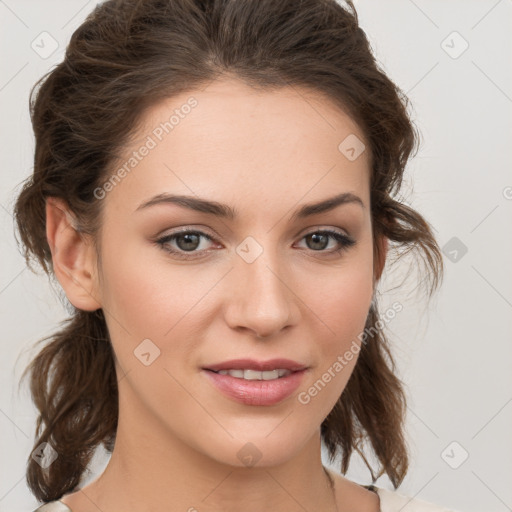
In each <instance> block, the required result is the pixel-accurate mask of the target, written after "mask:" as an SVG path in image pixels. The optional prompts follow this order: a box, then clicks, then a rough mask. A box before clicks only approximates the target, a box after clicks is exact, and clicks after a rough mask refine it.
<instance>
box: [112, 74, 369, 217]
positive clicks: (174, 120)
mask: <svg viewBox="0 0 512 512" xmlns="http://www.w3.org/2000/svg"><path fill="white" fill-rule="evenodd" d="M347 141H348V143H347ZM353 141H355V143H356V144H359V146H358V147H357V148H356V149H357V150H358V151H359V150H361V148H363V147H364V145H366V148H368V146H367V144H366V141H365V140H364V135H363V133H362V131H361V130H360V128H359V127H358V126H357V125H356V123H355V122H354V121H353V120H352V119H351V118H350V117H349V116H348V115H347V114H346V113H344V112H343V111H342V110H341V109H340V108H339V107H337V106H336V105H335V104H334V103H333V102H332V101H330V100H329V99H328V98H327V97H325V96H323V95H322V94H321V93H318V92H317V91H312V90H310V89H305V88H301V87H297V86H293V87H289V86H287V87H283V88H280V89H275V90H256V89H254V88H252V87H250V86H248V85H246V84H244V83H242V82H240V81H238V80H233V79H225V80H218V81H215V82H212V83H210V84H209V85H208V86H206V87H204V88H203V89H196V90H190V91H187V92H185V93H182V94H179V95H176V96H173V97H172V98H168V99H165V100H163V101H161V102H160V103H158V104H156V105H154V106H152V107H151V108H149V109H148V110H147V111H146V112H145V113H144V114H143V116H142V118H141V123H140V128H139V129H138V131H137V132H136V133H135V134H134V136H133V137H132V140H131V142H130V144H129V146H128V147H127V148H126V153H125V155H124V160H123V161H120V162H117V164H116V167H115V168H114V169H113V172H115V171H116V170H117V169H119V168H121V166H123V165H124V166H125V168H126V170H128V172H125V173H123V175H124V177H123V179H122V182H120V183H119V184H118V185H116V186H115V187H114V190H113V191H112V192H111V193H109V201H119V200H121V199H122V202H123V205H124V206H126V207H132V206H133V208H132V210H133V209H135V208H136V206H138V204H139V203H140V201H141V200H143V199H147V197H148V196H150V195H151V194H157V193H162V192H174V193H187V194H197V195H199V196H202V197H210V198H212V199H216V200H219V201H223V202H227V203H230V204H233V205H239V206H238V207H237V209H240V210H242V209H243V203H244V202H245V203H247V204H249V203H251V202H252V201H253V200H254V199H258V200H259V201H260V202H261V201H262V200H264V201H268V206H271V205H272V204H276V205H280V204H283V202H284V201H285V198H286V195H287V194H288V197H289V202H290V203H292V202H297V201H298V200H299V199H300V198H301V197H304V202H310V201H314V200H316V199H322V198H325V197H326V196H331V195H333V194H334V193H336V192H357V194H358V195H359V196H361V197H362V199H363V200H364V201H365V203H367V202H368V199H369V190H368V183H369V169H368V162H369V155H368V150H367V149H366V150H364V151H362V153H361V154H360V155H359V156H358V157H357V158H356V159H353V158H347V153H346V149H347V144H348V145H350V144H351V143H352V142H353ZM363 144H364V145H363ZM352 145H353V144H352ZM144 148H146V149H144ZM134 152H136V153H137V157H135V156H134V155H133V153H134ZM142 153H144V154H143V155H142ZM130 159H131V164H133V165H130V162H129V161H130ZM134 159H135V160H136V161H134ZM127 163H129V165H126V164H127ZM283 194H284V195H283ZM121 196H122V197H121ZM306 196H307V197H306ZM136 202H137V204H135V203H136ZM251 205H252V203H251ZM252 206H253V205H252Z"/></svg>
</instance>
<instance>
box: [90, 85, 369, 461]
mask: <svg viewBox="0 0 512 512" xmlns="http://www.w3.org/2000/svg"><path fill="white" fill-rule="evenodd" d="M299 92H300V94H299ZM191 98H193V100H192V99H191ZM187 102H188V103H187ZM185 105H189V106H190V107H185ZM173 114H175V117H174V118H173V119H172V120H171V123H174V124H173V125H172V126H171V124H169V123H168V124H167V125H165V122H166V121H167V122H168V121H169V119H170V118H171V116H172V115H173ZM354 135H355V136H356V137H357V138H358V139H359V140H361V141H363V140H364V137H363V134H362V133H361V131H360V130H359V128H358V127H357V126H356V125H355V124H354V122H352V121H351V119H350V118H349V117H348V116H347V115H345V114H344V113H343V112H342V111H340V110H338V109H337V108H336V107H335V106H334V105H333V104H332V103H330V102H329V100H328V99H326V98H324V97H322V96H320V95H318V94H316V93H314V92H312V91H307V90H305V89H299V88H296V87H295V88H285V89H280V90H278V91H272V92H257V91H255V90H254V89H252V88H249V87H248V86H246V85H244V84H242V83H240V82H237V81H234V80H224V81H218V82H214V83H212V84H211V85H209V86H208V87H207V88H206V89H205V90H197V91H189V92H187V93H185V94H182V95H180V96H176V97H173V98H172V99H168V100H166V101H164V102H162V103H160V104H158V105H156V106H155V107H153V108H152V109H151V110H148V111H147V112H146V114H145V116H144V118H143V126H142V128H140V130H139V132H138V133H137V136H136V137H135V139H134V140H133V141H132V143H131V146H130V147H129V148H128V149H127V151H126V160H125V162H121V163H120V165H119V166H118V167H116V168H115V169H113V171H117V170H118V169H120V168H121V167H122V165H123V164H124V163H127V166H125V171H126V172H124V173H123V172H119V173H118V177H119V178H120V179H119V180H116V181H111V182H110V183H111V184H110V186H109V185H106V186H105V187H104V188H103V189H102V190H104V191H105V193H104V194H103V193H102V192H99V193H98V195H102V196H104V197H103V198H102V199H101V200H102V201H103V203H102V207H103V212H102V229H101V232H100V234H99V236H100V237H101V268H99V269H98V272H100V274H101V279H100V281H99V283H98V294H99V296H100V297H101V304H102V307H103V310H104V312H105V315H106V318H107V324H108V329H109V332H110V335H111V339H112V343H113V347H114V350H115V354H116V358H117V362H118V365H120V368H119V367H118V378H119V379H120V387H119V393H120V400H121V409H122V414H123V415H125V417H126V418H130V421H131V422H132V423H138V424H139V426H140V428H141V429H143V430H145V431H151V432H154V433H155V432H159V433H161V435H162V436H165V437H167V438H168V439H172V440H173V442H179V443H183V444H184V445H187V446H189V447H191V448H193V449H194V450H196V451H198V452H199V453H202V454H204V455H206V456H207V457H209V458H211V459H213V460H216V461H218V462H222V463H226V464H230V465H235V466H242V465H243V464H244V462H243V460H242V458H241V456H240V453H239V451H240V449H242V448H243V447H244V446H246V448H245V449H247V446H248V445H246V443H248V442H250V443H252V444H253V445H254V446H255V447H256V448H257V450H258V453H259V454H260V455H259V456H261V460H260V465H261V464H263V465H265V464H269V465H273V464H277V463H279V462H280V461H284V460H287V459H289V458H290V457H292V456H294V455H296V454H298V452H299V450H300V449H301V447H303V446H304V445H305V444H306V443H307V442H308V440H310V439H311V438H312V437H313V436H315V435H316V436H317V435H318V432H319V428H320V425H321V423H322V421H323V420H324V419H325V417H326V416H327V414H328V413H329V411H330V410H331V409H332V407H333V406H334V404H335V403H336V401H337V400H338V398H339V396H340V395H341V393H342V391H343V389H344V387H345V386H346V384H347V381H348V378H349V376H350V374H351V372H352V370H353V368H354V365H355V363H356V360H357V352H356V351H354V350H352V352H353V353H354V354H356V355H355V356H354V357H353V358H352V360H350V361H347V360H346V359H344V361H345V363H344V364H341V363H339V358H340V357H343V355H344V354H345V353H346V352H347V351H348V350H350V348H351V347H354V345H355V344H356V343H357V345H359V344H360V342H359V340H358V338H357V336H358V335H359V334H360V333H361V332H362V330H363V329H364V325H365V320H366V316H367V314H368V310H369V307H370V302H371V298H372V294H373V246H372V225H371V217H370V202H369V200H370V198H369V168H368V166H369V160H368V155H367V151H363V153H362V154H361V155H360V156H359V157H358V158H356V159H353V158H352V159H349V158H347V156H345V155H346V153H344V152H342V151H341V150H340V149H339V148H338V147H339V145H340V143H341V142H342V141H344V139H345V138H346V137H348V136H352V137H354ZM349 140H350V139H349ZM144 145H145V147H146V148H147V149H146V150H143V149H141V147H142V146H144ZM134 151H135V152H137V154H136V155H135V154H134ZM134 155H135V156H134ZM130 158H134V159H133V160H132V161H130V160H129V159H130ZM128 169H129V170H128ZM342 194H345V196H344V197H345V200H344V201H341V202H339V204H337V205H336V206H334V207H331V208H327V207H325V208H316V209H315V208H309V209H304V207H305V205H312V204H316V203H320V202H324V201H326V200H327V199H330V198H333V197H335V196H340V195H342ZM171 195H173V196H187V197H189V198H192V199H194V200H196V201H197V200H199V199H200V200H202V201H209V202H215V203H216V205H215V207H212V206H209V207H204V204H203V208H202V210H203V211H198V210H196V209H194V208H192V207H191V206H192V205H191V204H189V207H187V206H186V205H185V203H184V202H183V201H182V202H181V204H178V203H176V202H173V201H172V200H171V199H170V196H171ZM219 204H221V205H224V206H222V207H221V208H219V207H218V205H219ZM331 206H332V205H331ZM217 210H219V211H217ZM222 211H224V212H231V213H232V215H220V214H219V213H220V212H222ZM301 213H302V214H301ZM242 358H243V359H251V360H254V361H257V362H261V361H268V360H271V359H275V358H285V359H288V360H292V361H295V362H296V363H298V364H300V365H301V366H303V367H305V368H306V369H305V370H304V371H302V372H298V373H294V374H292V375H291V376H289V377H286V378H285V379H284V380H286V382H287V383H286V384H284V385H283V384H281V383H280V382H278V381H279V380H281V379H276V378H275V374H266V377H271V378H270V380H269V381H264V382H268V384H265V383H264V382H263V383H262V382H258V383H256V382H254V381H245V380H241V379H239V378H237V377H233V376H230V375H228V376H224V377H223V376H221V374H215V375H212V374H213V372H211V371H209V370H207V369H206V368H211V367H212V366H214V365H217V364H219V363H223V362H225V361H229V360H233V359H242ZM337 361H338V365H336V362H337ZM244 364H245V365H246V366H249V363H244ZM232 366H235V365H234V364H233V365H232ZM283 366H284V367H286V365H285V363H278V364H277V367H278V368H281V367H283ZM340 366H341V367H342V368H341V369H340ZM326 373H329V375H327V377H326ZM123 375H124V376H123ZM251 375H252V376H254V374H251V373H250V372H248V373H246V374H245V376H246V377H247V376H251ZM272 375H274V376H272ZM329 376H330V378H329ZM212 377H213V378H212ZM258 377H261V376H258ZM235 379H236V380H237V382H235ZM318 381H321V384H319V383H318ZM315 383H316V388H315ZM219 386H221V387H222V386H227V388H226V389H228V391H222V390H221V389H220V388H219ZM265 387H266V391H265V390H263V391H262V388H265ZM312 388H315V389H316V392H315V391H314V389H313V391H311V389H312ZM120 417H121V416H120ZM251 449H254V448H251ZM242 453H243V452H242Z"/></svg>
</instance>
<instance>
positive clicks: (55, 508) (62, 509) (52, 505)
mask: <svg viewBox="0 0 512 512" xmlns="http://www.w3.org/2000/svg"><path fill="white" fill-rule="evenodd" d="M33 512H72V511H71V509H70V508H69V507H68V506H67V505H64V503H62V502H61V501H50V502H48V503H45V504H44V505H41V506H40V507H38V508H36V509H35V510H34V511H33Z"/></svg>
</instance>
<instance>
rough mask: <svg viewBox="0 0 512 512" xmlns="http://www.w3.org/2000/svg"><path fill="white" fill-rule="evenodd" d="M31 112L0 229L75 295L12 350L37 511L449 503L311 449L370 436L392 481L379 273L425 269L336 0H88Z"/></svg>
mask: <svg viewBox="0 0 512 512" xmlns="http://www.w3.org/2000/svg"><path fill="white" fill-rule="evenodd" d="M32 122H33V127H34V131H35V137H36V152H35V167H34V173H33V176H31V177H30V179H29V180H28V181H27V183H26V184H25V186H24V188H23V191H22V193H21V194H20V196H19V198H18V200H17V203H16V220H17V227H18V230H19V233H20V239H21V241H22V243H23V245H24V251H25V256H26V258H27V262H29V261H30V259H31V258H35V259H36V260H37V261H38V263H39V264H41V265H42V267H43V269H44V270H45V271H46V272H48V273H49V274H50V275H52V276H55V277H56V278H57V280H58V281H59V283H60V285H61V286H62V288H63V290H64V292H65V294H66V296H67V298H68V300H69V302H70V303H71V305H72V315H71V317H70V318H69V320H68V321H67V322H66V325H65V326H64V327H63V328H62V329H61V330H60V331H59V332H56V333H55V334H54V335H53V336H51V339H50V340H49V343H48V344H47V345H46V346H45V347H44V348H43V349H42V350H41V351H40V352H39V354H38V355H37V357H36V358H35V359H34V360H33V361H32V363H31V365H30V366H29V368H27V371H29V373H30V382H31V391H32V395H33V399H34V402H35V404H36V406H37V408H38V410H39V413H40V416H39V418H38V425H37V436H36V437H37V439H36V441H35V444H34V452H33V453H32V456H31V458H30V459H29V462H28V468H27V481H28V484H29V486H30V489H31V490H32V492H33V493H34V495H35V496H36V497H37V498H38V500H40V501H42V502H45V504H44V505H42V506H41V507H39V508H38V509H37V510H38V511H39V512H51V511H65V512H69V511H70V510H71V511H73V512H92V511H95V512H96V511H97V510H101V511H103V512H113V511H114V510H123V511H124V512H132V511H136V510H137V511H141V510H148V511H149V510H155V511H156V510H168V511H169V510H171V511H174V510H188V511H195V510H199V511H217V510H222V511H231V510H240V509H243V510H245V511H253V510H265V509H266V510H276V511H292V510H294V511H295V510H310V511H313V510H322V511H338V512H348V511H350V512H357V511H367V512H368V511H372V512H375V511H379V510H381V511H382V512H391V511H398V510H407V511H413V510H431V511H440V510H445V509H441V508H439V507H436V506H434V505H431V504H430V505H429V504H426V503H425V502H422V501H420V500H418V499H411V498H408V497H405V496H403V495H402V494H400V493H398V492H397V491H396V490H395V491H387V490H385V489H383V488H379V487H376V486H374V485H373V484H372V485H370V484H369V485H366V486H363V485H359V484H357V483H355V482H352V481H350V480H349V479H347V478H345V477H343V476H342V475H341V474H337V473H334V472H333V471H331V470H328V469H327V468H325V467H324V466H323V465H322V461H321V457H320V455H321V442H322V441H323V442H324V443H325V445H326V447H327V448H328V451H329V455H330V457H331V461H332V460H334V458H335V456H336V454H338V453H341V455H342V466H341V472H342V473H346V471H347V469H348V465H349V461H350V457H351V454H352V453H353V452H354V450H355V451H356V452H358V453H360V454H361V455H362V456H363V457H364V453H365V448H364V446H363V444H364V443H366V444H368V445H369V447H370V448H371V450H372V451H373V453H374V455H375V458H376V460H377V461H378V463H379V467H378V468H377V475H375V474H374V469H375V468H373V467H372V465H371V464H370V463H368V467H369V469H370V472H371V475H372V480H373V483H375V482H376V479H377V478H378V477H379V476H381V475H383V474H386V475H387V476H388V477H389V478H390V480H391V482H392V483H393V485H394V487H395V489H397V488H398V486H399V485H400V483H401V482H402V480H403V478H404V476H405V475H406V472H407V468H408V455H407V447H406V444H405V441H404V434H403V421H404V412H405V394H404V390H403V387H402V384H401V381H400V379H399V378H398V377H397V376H396V375H395V373H394V370H395V368H394V362H393V358H392V356H391V353H390V351H389V347H388V342H387V340H386V337H385V335H384V333H383V329H382V328H383V321H382V315H381V314H379V312H378V309H377V301H376V289H377V285H378V282H379V279H380V277H381V274H382V272H383V269H384V266H385V262H386V259H387V257H388V254H389V253H390V252H391V251H397V252H400V250H401V249H405V250H406V251H407V250H409V249H413V248H415V249H417V250H418V251H419V254H420V255H421V256H422V260H421V261H422V262H424V263H425V267H426V269H427V272H426V274H425V275H426V276H427V278H428V281H426V282H425V285H426V286H427V288H428V289H429V291H430V293H432V292H433V290H434V289H435V288H436V287H437V286H438V284H439V282H440V279H441V276H442V257H441V254H440V251H439V248H438V245H437V243H436V241H435V239H434V237H433V235H432V231H431V229H430V226H429V224H428V223H427V222H426V221H425V219H423V217H422V216H421V215H420V214H419V213H417V212H416V211H414V210H413V209H411V208H410V207H408V206H406V205H405V204H402V203H400V202H399V201H397V200H396V199H394V198H393V195H395V194H396V192H398V191H399V189H400V185H401V180H402V175H403V172H404V168H405V165H406V163H407V161H408V159H409V157H410V155H411V154H412V152H413V150H414V149H415V145H416V143H417V136H416V133H415V130H414V127H413V125H412V122H411V120H410V119H409V117H408V115H407V111H406V98H405V97H404V96H403V95H402V93H401V92H400V90H399V89H398V88H397V87H396V86H395V85H394V84H393V83H392V82H391V81H390V80H389V78H387V77H386V76H385V74H384V73H383V72H382V71H381V70H380V69H379V67H378V66H377V64H376V62H375V59H374V57H373V56H372V53H371V51H370V47H369V43H368V41H367V39H366V36H365V34H364V32H363V31H362V30H361V29H360V28H359V27H358V19H357V14H356V11H355V9H354V6H353V5H352V4H351V3H350V2H349V3H348V9H345V8H342V7H341V6H340V5H339V4H337V3H336V2H335V1H334V0H303V1H300V2H298V1H284V0H279V1H277V0H236V1H235V0H209V1H199V0H165V1H163V0H145V1H137V0H117V1H115V0H110V1H107V2H104V3H102V4H100V5H98V6H97V7H96V8H95V10H94V12H93V13H92V14H91V15H90V16H89V17H88V18H87V20H86V21H85V22H84V23H83V24H82V25H81V26H80V27H79V28H78V29H77V31H76V32H75V33H74V34H73V36H72V39H71V42H70V44H69V46H68V48H67V52H66V56H65V60H64V62H63V63H61V64H60V65H59V66H57V67H56V68H55V69H54V70H52V71H51V72H50V73H49V74H48V75H47V76H46V77H44V78H43V79H42V81H41V84H40V87H39V88H38V89H37V94H35V98H34V101H33V104H32ZM396 306H397V308H399V307H400V304H399V303H397V304H396ZM393 307H395V305H394V306H393ZM101 444H103V445H104V446H105V448H106V449H107V450H108V451H109V452H111V458H110V460H109V463H108V465H107V467H106V469H105V471H104V472H103V473H102V474H101V475H100V476H99V477H98V478H97V479H96V480H94V481H93V482H91V483H90V484H89V485H87V486H85V487H83V486H82V487H81V485H80V484H81V479H82V478H83V477H84V474H85V471H86V468H87V466H88V463H89V462H90V460H91V457H92V455H93V453H94V450H95V449H96V448H97V447H98V446H99V445H101ZM365 460H366V459H365ZM422 507H423V508H422Z"/></svg>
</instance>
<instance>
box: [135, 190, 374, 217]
mask: <svg viewBox="0 0 512 512" xmlns="http://www.w3.org/2000/svg"><path fill="white" fill-rule="evenodd" d="M351 203H352V204H359V205H360V206H361V207H362V208H363V209H364V208H365V206H364V203H363V201H362V200H361V198H360V197H359V196H356V195H355V194H352V193H351V192H344V193H343V194H338V195H336V196H333V197H329V198H328V199H324V200H323V201H319V202H317V203H310V204H305V205H303V206H301V207H300V208H299V210H297V211H296V212H295V213H294V214H293V216H292V218H291V220H299V219H303V218H305V217H309V216H311V215H317V214H319V213H324V212H328V211H330V210H333V209H334V208H336V207H338V206H340V205H344V204H351ZM157 204H175V205H178V206H182V207H184V208H188V209H190V210H195V211H197V212H201V213H207V214H209V215H215V216H216V217H221V218H225V219H229V220H234V219H235V218H236V217H237V215H238V213H237V210H236V209H235V208H232V207H231V206H228V205H226V204H223V203H218V202H217V201H207V200H206V199H201V198H198V197H193V196H184V195H175V194H166V193H163V194H158V195H156V196H154V197H152V198H151V199H148V200H147V201H144V202H142V203H141V204H140V205H139V206H138V208H137V209H136V210H135V211H138V210H143V209H145V208H149V207H150V206H154V205H157Z"/></svg>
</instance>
